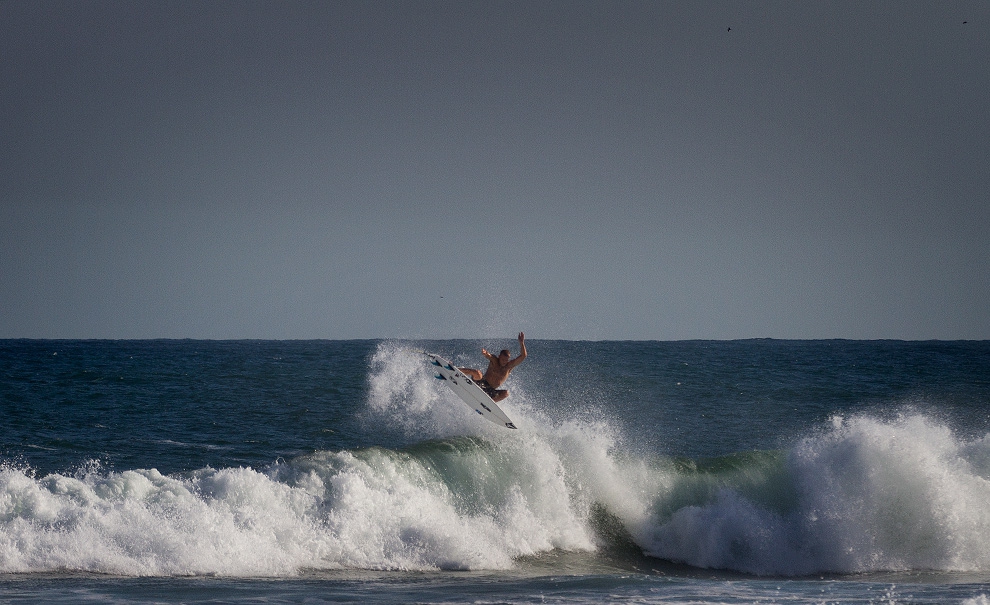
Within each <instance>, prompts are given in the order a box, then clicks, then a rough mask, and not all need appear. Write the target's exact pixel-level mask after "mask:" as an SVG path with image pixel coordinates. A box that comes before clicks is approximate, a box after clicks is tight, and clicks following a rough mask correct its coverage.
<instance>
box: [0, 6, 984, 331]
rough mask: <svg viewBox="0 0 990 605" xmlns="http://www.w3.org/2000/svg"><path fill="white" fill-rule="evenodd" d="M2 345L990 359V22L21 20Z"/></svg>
mask: <svg viewBox="0 0 990 605" xmlns="http://www.w3.org/2000/svg"><path fill="white" fill-rule="evenodd" d="M0 82H2V84H0V337H4V338H11V337H31V338H158V337H164V338H186V337H190V338H333V339H337V338H461V337H463V338H473V337H484V338H488V337H494V336H505V337H508V338H511V337H513V336H514V335H515V333H516V332H518V331H519V330H525V331H526V333H527V336H529V337H531V338H564V339H663V340H667V339H684V338H714V339H726V338H749V337H774V338H836V337H838V338H905V339H928V338H940V339H957V338H963V339H987V338H990V313H988V310H990V243H988V231H990V164H988V160H987V158H988V157H990V3H988V2H985V1H984V0H974V1H971V2H941V1H940V2H924V3H922V2H918V3H912V2H904V1H896V2H863V1H860V0H855V1H849V2H790V1H788V2H613V1H609V2H604V1H603V2H590V3H582V2H571V1H567V2H531V1H523V2H507V3H503V2H473V3H469V2H461V1H457V2H449V3H448V2H384V3H383V2H367V1H361V2H283V1H278V2H194V1H181V2H154V1H152V2H133V1H130V0H128V1H126V2H107V1H65V2H38V1H32V0H18V1H5V2H0Z"/></svg>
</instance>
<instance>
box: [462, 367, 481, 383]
mask: <svg viewBox="0 0 990 605" xmlns="http://www.w3.org/2000/svg"><path fill="white" fill-rule="evenodd" d="M459 369H460V370H461V371H462V372H464V373H465V374H467V377H468V378H470V379H471V380H473V381H475V382H477V381H479V380H481V378H482V376H483V374H482V373H481V370H475V369H474V368H459Z"/></svg>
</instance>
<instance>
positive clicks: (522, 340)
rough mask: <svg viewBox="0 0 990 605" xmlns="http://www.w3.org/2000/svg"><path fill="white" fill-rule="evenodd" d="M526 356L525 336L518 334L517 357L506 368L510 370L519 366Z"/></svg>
mask: <svg viewBox="0 0 990 605" xmlns="http://www.w3.org/2000/svg"><path fill="white" fill-rule="evenodd" d="M526 355H527V353H526V335H525V334H523V333H522V332H520V333H519V357H516V358H515V359H513V360H512V361H510V362H509V363H508V367H509V368H510V369H511V368H514V367H516V366H517V365H519V364H521V363H522V362H523V360H524V359H526Z"/></svg>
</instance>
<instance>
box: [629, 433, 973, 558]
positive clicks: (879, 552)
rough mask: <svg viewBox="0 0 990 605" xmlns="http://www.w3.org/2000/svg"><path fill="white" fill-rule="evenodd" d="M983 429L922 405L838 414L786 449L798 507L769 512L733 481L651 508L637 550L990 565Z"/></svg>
mask: <svg viewBox="0 0 990 605" xmlns="http://www.w3.org/2000/svg"><path fill="white" fill-rule="evenodd" d="M988 443H990V442H988V440H987V439H982V440H979V441H974V442H968V443H967V442H965V441H962V440H960V439H959V438H957V437H956V436H954V435H953V433H952V432H951V431H950V430H949V429H948V428H947V427H945V426H944V425H942V424H939V423H937V422H936V421H933V420H931V419H929V418H926V417H924V416H921V415H909V416H904V417H901V418H897V419H895V420H892V421H883V420H880V419H876V418H871V417H866V416H863V417H854V418H848V419H843V418H836V419H835V420H834V422H833V426H832V427H831V428H830V430H828V431H827V432H825V433H824V434H822V435H819V436H815V437H810V438H807V439H805V440H804V441H803V442H802V443H801V444H799V445H798V446H797V447H796V448H795V449H794V450H793V451H792V452H791V453H790V455H789V460H788V472H789V474H790V477H791V481H793V483H794V486H795V488H796V490H797V494H798V498H797V505H796V507H795V508H794V509H793V510H791V511H789V512H786V513H780V512H774V511H770V510H768V509H767V508H766V507H761V506H759V505H757V504H756V503H754V502H753V501H751V500H749V499H747V498H745V497H743V496H742V495H740V493H738V492H737V491H734V490H732V489H731V488H726V489H724V490H722V491H721V492H720V493H719V494H718V496H717V498H716V499H715V501H713V502H708V503H705V504H703V505H697V506H689V507H684V508H682V509H680V510H678V511H677V512H676V513H674V514H673V515H672V516H671V517H670V518H669V519H660V518H656V519H654V523H655V526H654V528H653V529H652V531H651V535H650V536H649V539H648V540H647V541H646V542H645V543H644V545H645V547H646V549H647V551H648V552H650V553H651V554H654V555H656V556H660V557H664V558H670V559H675V560H680V561H685V562H687V563H690V564H692V565H698V566H703V567H713V568H729V569H737V570H741V571H747V572H752V573H759V574H804V573H813V572H822V571H835V572H864V571H875V570H907V569H934V570H959V571H971V570H985V569H990V507H988V506H987V502H990V482H988V480H987V479H986V467H985V464H986V460H987V455H988V451H987V449H988Z"/></svg>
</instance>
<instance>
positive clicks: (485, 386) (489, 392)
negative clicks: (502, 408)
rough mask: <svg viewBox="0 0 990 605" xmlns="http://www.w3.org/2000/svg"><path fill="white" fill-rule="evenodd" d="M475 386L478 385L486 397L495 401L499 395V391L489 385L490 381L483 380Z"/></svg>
mask: <svg viewBox="0 0 990 605" xmlns="http://www.w3.org/2000/svg"><path fill="white" fill-rule="evenodd" d="M474 384H476V385H478V386H479V387H481V390H482V391H484V392H485V394H486V395H488V396H489V397H491V398H492V399H495V393H498V389H496V388H495V387H493V386H492V385H490V384H488V381H487V380H485V379H484V378H482V379H481V380H479V381H477V382H475V383H474Z"/></svg>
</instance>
